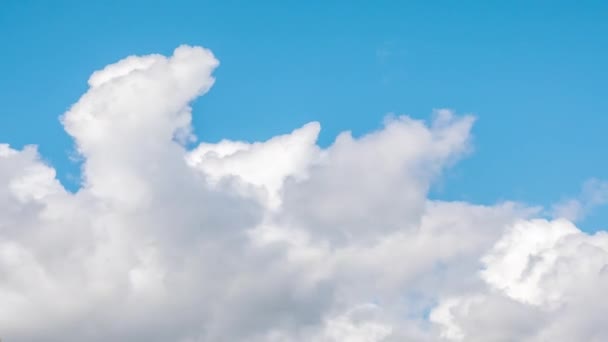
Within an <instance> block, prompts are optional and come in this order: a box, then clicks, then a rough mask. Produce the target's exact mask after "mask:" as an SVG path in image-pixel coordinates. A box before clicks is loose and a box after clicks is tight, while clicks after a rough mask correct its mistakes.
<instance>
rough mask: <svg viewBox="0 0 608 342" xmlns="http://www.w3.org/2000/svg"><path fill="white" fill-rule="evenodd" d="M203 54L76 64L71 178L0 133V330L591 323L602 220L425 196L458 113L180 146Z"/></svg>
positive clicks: (557, 334)
mask: <svg viewBox="0 0 608 342" xmlns="http://www.w3.org/2000/svg"><path fill="white" fill-rule="evenodd" d="M217 65H218V61H217V60H216V59H215V57H214V56H213V54H212V53H211V52H210V51H208V50H205V49H202V48H198V47H189V46H181V47H179V48H177V49H176V50H175V52H174V54H173V55H172V56H170V57H165V56H161V55H150V56H143V57H138V56H132V57H128V58H126V59H124V60H122V61H119V62H118V63H115V64H112V65H109V66H107V67H106V68H104V69H103V70H100V71H97V72H95V73H94V74H93V75H92V76H91V78H90V79H89V85H90V88H89V90H88V91H87V92H86V93H85V94H84V95H83V96H82V97H81V98H80V99H79V101H78V102H77V103H76V104H75V105H74V106H72V108H70V110H69V111H68V112H67V113H65V114H64V115H63V117H62V122H63V124H64V126H65V129H66V131H67V133H68V134H70V135H71V136H72V137H73V138H74V140H75V143H76V146H77V150H78V153H80V155H81V156H82V158H83V160H84V163H83V184H82V188H81V189H80V190H79V191H78V192H77V193H76V194H72V193H70V192H68V191H66V190H65V189H64V188H63V187H62V186H61V184H60V183H59V182H58V181H57V180H56V177H55V171H54V169H53V168H52V167H51V166H49V165H46V164H45V163H43V162H42V161H41V159H40V156H38V154H37V151H36V149H35V148H34V147H27V148H25V149H23V150H14V149H11V148H10V147H9V146H8V145H0V337H1V338H3V339H5V340H7V341H11V342H14V341H17V342H19V341H32V340H45V341H68V342H69V341H83V340H85V341H107V340H114V341H146V342H152V341H180V342H182V341H183V342H186V341H203V342H207V341H214V342H217V341H219V342H221V341H254V342H278V341H281V342H304V341H318V342H338V341H350V342H359V341H361V342H380V341H404V340H407V341H440V340H445V339H448V340H449V339H452V340H454V339H455V340H458V339H465V340H467V341H546V340H551V341H573V340H586V341H594V339H595V340H597V341H599V340H605V339H606V338H608V332H606V330H605V328H603V325H602V324H600V323H601V320H599V319H598V318H597V317H603V314H605V313H606V312H607V311H606V309H607V308H608V305H606V304H605V302H606V301H604V300H603V297H602V294H601V293H600V290H601V289H602V288H603V285H605V273H606V272H605V270H606V269H607V268H606V267H605V265H606V263H607V262H608V257H607V255H608V253H607V252H606V251H607V250H608V242H607V237H606V235H605V234H601V233H600V234H596V235H588V234H586V233H583V232H581V231H580V230H578V229H577V228H576V227H575V226H574V225H573V224H572V223H570V222H568V221H565V220H559V221H551V222H548V221H542V220H535V219H533V216H535V215H537V214H538V212H539V209H538V208H530V207H525V206H522V205H519V204H517V203H509V202H507V203H499V204H496V205H493V206H480V205H474V204H470V203H464V202H443V201H432V200H429V199H428V196H427V194H428V189H429V187H430V186H431V184H432V182H433V181H434V180H436V179H437V177H439V176H440V174H441V172H442V170H444V169H445V168H446V167H449V166H450V165H451V164H452V163H454V162H455V161H457V160H458V159H459V158H461V157H463V156H464V155H465V154H466V153H468V152H469V151H470V130H471V127H472V125H473V122H474V119H473V118H472V117H471V116H456V115H454V114H453V113H452V112H450V111H447V110H440V111H437V112H436V115H435V118H434V119H433V120H432V122H431V123H429V124H427V123H425V122H422V121H419V120H413V119H411V118H409V117H406V116H400V117H396V118H391V119H387V121H386V122H385V124H384V126H383V128H382V129H380V130H378V131H375V132H372V133H369V134H367V135H365V136H363V137H361V138H353V137H352V136H351V135H350V134H349V133H348V132H345V133H342V134H340V135H339V136H338V137H337V139H336V141H335V143H334V144H332V145H331V146H330V147H328V148H320V147H319V146H317V145H316V139H317V136H318V133H319V129H320V125H319V124H318V123H310V124H307V125H305V126H303V127H302V128H299V129H296V130H294V131H293V132H291V133H289V134H285V135H280V136H276V137H273V138H270V139H269V140H267V141H265V142H254V143H245V142H233V141H221V142H219V143H217V144H209V143H201V144H200V145H199V146H198V147H197V148H195V149H193V150H192V151H189V150H187V149H186V148H185V147H184V146H183V144H182V142H183V141H185V140H184V139H192V135H191V132H192V129H191V125H190V122H191V111H190V107H189V103H190V102H191V101H192V100H193V99H194V98H196V97H197V96H200V95H202V94H204V93H205V92H206V91H208V90H209V89H210V87H211V86H212V85H213V82H214V79H213V76H212V72H213V70H214V69H215V68H216V67H217ZM589 198H591V199H590V200H589V201H590V202H592V203H598V201H599V202H601V201H602V198H603V197H600V198H599V200H598V199H597V198H596V197H593V196H591V197H589ZM429 312H430V316H429ZM585 312H588V313H589V314H588V315H584V314H583V313H585Z"/></svg>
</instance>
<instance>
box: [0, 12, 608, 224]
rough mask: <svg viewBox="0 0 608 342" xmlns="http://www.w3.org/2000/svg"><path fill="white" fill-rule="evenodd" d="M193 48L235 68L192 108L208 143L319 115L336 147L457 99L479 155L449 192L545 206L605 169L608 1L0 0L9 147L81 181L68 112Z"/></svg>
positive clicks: (0, 137)
mask: <svg viewBox="0 0 608 342" xmlns="http://www.w3.org/2000/svg"><path fill="white" fill-rule="evenodd" d="M182 43H188V44H193V45H203V46H205V47H208V48H210V49H212V50H213V51H214V53H215V54H216V55H217V56H218V58H219V59H220V61H221V63H222V65H221V67H220V68H219V70H218V71H217V73H216V75H217V79H218V81H217V84H216V86H215V87H214V88H213V89H212V91H211V92H210V93H209V94H208V95H207V96H205V97H204V98H202V99H200V100H199V101H197V103H196V104H195V106H194V110H195V115H196V116H195V126H196V132H197V134H198V135H199V137H201V138H202V139H204V140H209V141H216V140H218V139H220V138H223V137H226V138H232V139H245V140H254V139H264V138H267V137H270V136H272V135H275V134H278V133H283V132H288V131H290V130H291V129H293V128H295V127H297V126H299V125H301V124H303V123H305V122H308V121H311V120H319V121H320V122H321V123H322V126H323V132H322V138H321V143H322V144H323V145H327V144H329V143H330V142H331V141H332V139H333V138H334V137H335V135H336V134H337V133H338V132H339V131H342V130H352V131H353V132H354V133H355V134H362V133H364V132H367V131H369V130H372V129H375V128H377V127H379V125H380V122H381V120H382V118H383V116H384V115H385V114H387V113H389V112H393V113H398V114H410V115H412V116H414V117H421V118H426V117H428V116H429V115H430V113H431V111H432V109H433V108H443V107H447V108H452V109H454V110H456V111H457V112H458V113H474V114H475V115H476V116H477V117H478V118H479V120H478V122H477V125H476V126H475V129H474V134H475V146H476V151H475V153H474V154H473V155H472V156H471V157H470V158H468V159H467V160H465V161H463V162H461V163H460V164H458V166H456V167H455V168H454V169H453V170H451V171H450V172H448V173H447V175H446V177H445V178H444V179H443V180H442V182H441V184H439V185H438V186H437V187H436V189H435V190H434V193H433V196H434V197H436V198H443V199H450V200H453V199H462V200H467V201H472V202H477V203H494V202H496V201H497V200H503V199H512V200H519V201H523V202H526V203H531V204H541V205H548V204H550V203H553V202H555V201H557V200H560V199H562V198H564V197H567V196H574V195H576V194H577V193H578V191H579V188H580V186H581V184H582V183H583V182H584V181H585V180H586V179H588V178H590V177H597V178H603V179H608V158H607V153H606V148H607V146H608V134H606V130H607V128H608V115H607V114H608V86H607V85H606V83H607V81H608V1H584V2H576V1H568V2H560V1H259V2H258V1H225V0H224V1H219V0H218V1H151V0H147V1H133V0H129V1H76V0H74V1H59V0H55V1H43V0H41V1H26V0H2V1H0V46H1V50H0V104H1V106H0V141H1V142H9V143H11V144H12V145H13V146H16V147H20V146H23V145H24V144H32V143H33V144H38V145H40V150H41V152H42V154H43V155H44V157H45V158H46V159H48V160H49V161H50V162H51V163H52V164H53V165H54V166H55V167H56V168H57V169H58V171H59V173H60V178H61V180H62V181H63V182H64V184H66V186H68V187H70V188H75V187H77V181H75V179H77V177H78V165H76V164H74V163H73V162H71V161H70V159H69V153H70V151H71V150H72V146H71V141H70V139H69V138H68V136H67V135H66V134H65V133H64V132H63V129H62V127H61V126H60V124H59V122H58V120H57V118H58V116H59V115H60V114H62V113H63V112H64V111H65V110H66V109H67V108H68V107H69V106H70V105H71V104H72V103H74V102H75V101H76V100H77V99H78V97H79V96H80V95H81V94H82V93H83V92H84V91H85V90H86V80H87V78H88V76H89V75H90V73H91V72H92V71H93V70H96V69H99V68H101V67H103V66H105V65H106V64H109V63H111V62H114V61H116V60H118V59H120V58H123V57H125V56H127V55H130V54H147V53H155V52H159V53H165V54H167V53H170V52H171V51H172V50H173V49H174V48H175V47H176V46H177V45H179V44H182ZM604 212H605V210H604ZM583 227H585V228H586V229H588V230H595V229H598V228H602V227H604V228H607V227H608V213H602V208H600V209H598V210H596V211H595V213H594V214H593V215H592V216H591V217H589V218H588V219H587V220H586V221H585V222H583Z"/></svg>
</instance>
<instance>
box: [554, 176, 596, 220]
mask: <svg viewBox="0 0 608 342" xmlns="http://www.w3.org/2000/svg"><path fill="white" fill-rule="evenodd" d="M606 203H608V182H607V181H603V180H599V179H595V178H592V179H589V180H588V181H586V182H585V183H584V184H583V188H582V190H581V193H580V194H579V195H578V197H577V198H570V199H566V200H563V201H561V202H558V203H556V204H555V205H554V206H553V216H554V217H557V218H566V219H568V220H572V221H579V220H583V219H584V218H585V217H586V216H587V215H589V213H591V212H592V211H593V210H595V209H596V208H597V207H600V206H602V205H604V204H606Z"/></svg>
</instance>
